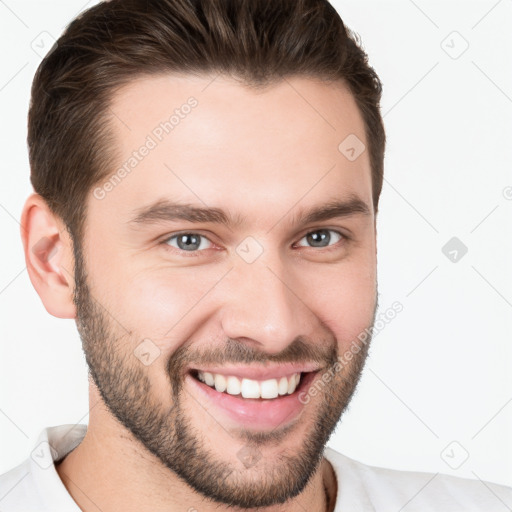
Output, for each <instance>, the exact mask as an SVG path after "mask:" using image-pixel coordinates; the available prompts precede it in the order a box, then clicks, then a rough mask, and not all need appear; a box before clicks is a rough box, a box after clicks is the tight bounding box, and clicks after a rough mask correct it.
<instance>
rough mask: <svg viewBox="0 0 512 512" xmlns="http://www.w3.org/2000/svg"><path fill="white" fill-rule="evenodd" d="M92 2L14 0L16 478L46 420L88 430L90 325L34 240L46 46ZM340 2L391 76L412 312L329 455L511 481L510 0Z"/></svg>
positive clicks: (393, 186) (6, 111)
mask: <svg viewBox="0 0 512 512" xmlns="http://www.w3.org/2000/svg"><path fill="white" fill-rule="evenodd" d="M84 3H85V2H83V1H76V0H72V1H70V0H66V1H41V0H38V1H37V2H36V1H26V0H24V1H20V0H3V1H1V2H0V44H1V47H2V52H1V67H0V109H1V124H0V130H1V132H0V150H1V153H0V155H1V159H0V166H1V167H0V169H1V171H0V172H1V181H0V232H1V242H0V247H1V249H2V250H1V253H0V254H1V256H0V258H1V260H0V261H1V265H0V315H1V322H0V347H1V352H0V365H1V366H0V375H1V377H0V379H1V381H0V433H1V435H0V473H3V472H4V471H6V470H8V469H10V468H11V467H13V466H14V465H17V464H19V463H20V462H21V461H22V460H23V459H25V458H26V457H27V456H28V455H29V453H30V451H31V450H32V448H33V446H34V443H35V440H36V439H37V436H38V434H39V433H40V431H41V429H43V428H44V427H46V426H50V425H58V424H64V423H86V422H87V420H88V413H87V411H88V402H87V369H86V365H85V361H84V359H83V355H82V352H81V345H80V340H79V337H78V334H77V331H76V328H75V324H74V322H73V321H72V320H61V319H57V318H54V317H52V316H50V315H49V314H48V313H47V312H46V310H45V309H44V307H43V306H42V303H41V301H40V299H39V297H38V296H37V294H36V292H35V291H34V289H33V287H32V285H31V283H30V281H29V278H28V274H27V271H26V268H25V262H24V256H23V252H22V246H21V240H20V235H19V218H20V214H21V209H22V206H23V202H24V200H25V198H26V196H27V195H28V194H29V193H30V192H31V186H30V182H29V167H28V157H27V150H26V142H25V141H26V116H27V109H28V102H29V89H30V85H31V81H32V77H33V75H34V72H35V69H36V67H37V65H38V64H39V62H40V60H41V59H40V56H39V55H38V54H37V51H39V52H40V51H41V50H38V49H37V46H36V44H39V45H42V46H43V47H44V46H45V45H48V41H49V40H50V39H49V38H50V35H51V36H53V37H55V38H57V37H58V36H59V35H60V33H61V31H62V29H63V28H64V26H65V25H66V24H67V23H68V22H69V21H70V20H71V19H72V18H73V17H74V16H75V15H76V14H77V13H78V12H79V11H81V10H83V9H84V8H85V7H88V6H91V5H93V4H94V3H96V2H89V3H88V4H85V5H84ZM334 5H335V6H336V8H337V9H338V11H339V13H340V15H341V17H342V18H343V19H344V21H345V23H346V24H347V26H348V27H350V28H353V29H354V30H355V31H356V32H357V33H358V34H359V35H360V36H361V38H362V41H363V46H364V47H365V49H366V51H367V52H368V54H369V57H370V63H371V64H372V65H373V66H374V68H375V69H376V71H377V73H378V74H379V76H380V77H381V79H382V82H383V84H384V96H383V103H382V112H383V115H384V122H385V125H386V130H387V137H388V146H387V153H386V160H385V183H384V188H383V192H382V196H381V203H380V212H379V217H378V275H379V292H380V298H379V302H380V305H381V307H380V311H381V312H383V311H385V310H386V309H387V308H388V307H389V306H390V305H391V304H392V303H393V302H394V301H400V302H401V303H402V304H403V307H404V310H403V311H402V312H401V313H400V314H399V315H397V317H396V318H395V319H394V320H392V321H391V322H390V323H388V324H387V325H386V327H385V328H384V329H383V330H382V331H381V332H379V334H378V335H377V336H376V337H375V339H374V341H373V348H372V350H371V356H370V359H369V361H368V364H367V367H366V370H365V372H364V376H363V379H362V381H361V384H360V386H359V388H358V392H357V394H356V396H355V398H354V400H353V402H352V404H351V406H350V409H349V411H348V412H347V413H346V414H345V415H344V416H343V418H342V421H341V423H340V424H339V426H338V428H337V430H336V432H335V433H334V435H333V436H332V438H331V440H330V442H329V445H330V446H332V447H333V448H335V449H337V450H338V451H341V452H342V453H345V454H346V455H348V456H350V457H353V458H356V459H358V460H361V461H363V462H365V463H368V464H372V465H379V466H387V467H393V468H398V469H410V470H422V471H430V472H443V473H449V474H455V475H458V476H464V477H468V478H474V479H477V478H480V479H482V480H489V481H494V482H498V483H502V484H507V485H512V403H511V402H512V372H511V371H510V362H511V360H512V348H511V346H510V338H511V333H512V328H511V327H512V321H511V318H512V315H511V313H512V270H511V268H512V265H511V261H512V241H511V240H512V237H511V234H512V200H510V199H511V198H512V188H511V187H512V173H511V168H512V151H511V140H512V137H511V136H512V123H511V119H512V118H511V114H512V99H511V98H512V66H511V63H512V40H511V35H510V34H511V30H510V20H511V19H512V2H511V1H510V0H500V1H496V0H490V1H487V0H485V1H479V2H468V1H464V2H462V1H460V2H453V1H450V2H448V1H446V0H444V1H442V2H441V1H436V2H434V1H426V0H417V1H416V2H412V1H408V0H397V1H394V2H391V1H382V0H380V1H357V2H356V1H336V2H334ZM454 31H456V32H457V33H458V34H454V33H453V32H454ZM41 33H43V35H41ZM466 44H469V46H468V48H467V50H466V51H465V52H464V53H462V54H461V55H460V56H459V55H458V54H459V53H460V52H461V51H462V50H463V49H464V48H465V46H466ZM34 48H35V49H36V51H35V50H34ZM48 48H49V46H47V47H46V50H47V49H48ZM454 57H457V58H454ZM452 237H457V238H458V239H459V240H461V241H462V242H463V243H464V244H465V246H467V248H468V252H467V254H465V255H464V256H463V257H462V258H461V259H459V261H458V262H456V263H454V262H452V261H450V260H449V259H448V258H447V257H446V256H445V254H443V252H442V247H443V246H444V245H445V244H446V243H447V242H448V241H449V240H450V239H451V238H452ZM454 442H455V443H454ZM447 447H448V448H447ZM442 454H444V455H442ZM466 456H468V458H467V460H466V461H464V462H463V463H462V464H461V465H460V467H459V468H458V469H452V468H451V467H450V465H451V466H457V465H459V463H461V462H462V461H463V460H464V458H465V457H466ZM447 462H448V463H449V464H448V463H447ZM508 506H509V507H510V506H512V504H508Z"/></svg>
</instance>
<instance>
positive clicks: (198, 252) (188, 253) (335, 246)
mask: <svg viewBox="0 0 512 512" xmlns="http://www.w3.org/2000/svg"><path fill="white" fill-rule="evenodd" d="M319 231H330V232H332V233H336V234H337V235H339V236H340V237H341V238H340V240H338V241H337V242H336V243H334V244H332V245H328V246H327V247H318V248H317V247H309V249H319V250H320V249H321V250H323V251H330V250H336V249H338V244H339V243H340V242H341V241H342V240H343V241H345V242H348V241H349V240H350V237H349V236H347V235H345V234H343V233H341V232H340V231H337V230H335V229H329V228H318V229H314V230H312V231H308V232H307V233H305V234H304V235H303V236H302V237H301V238H300V240H302V239H303V238H306V237H307V236H308V235H311V234H312V233H317V232H319ZM181 235H195V236H199V237H201V238H205V239H206V240H208V241H209V242H210V243H213V242H212V241H211V240H210V239H209V238H208V237H207V236H205V235H202V234H200V233H197V232H195V231H182V232H180V233H176V234H174V235H172V236H169V237H167V238H166V239H165V240H162V242H161V244H162V245H163V246H164V249H165V250H167V251H171V252H175V253H178V254H181V255H183V256H185V257H197V256H201V253H202V252H204V251H205V250H207V249H197V250H195V251H185V250H183V249H179V248H177V247H172V246H171V245H169V243H168V242H169V241H170V240H173V239H175V238H177V237H179V236H181ZM300 240H299V241H300ZM301 247H304V246H301ZM306 248H308V247H306Z"/></svg>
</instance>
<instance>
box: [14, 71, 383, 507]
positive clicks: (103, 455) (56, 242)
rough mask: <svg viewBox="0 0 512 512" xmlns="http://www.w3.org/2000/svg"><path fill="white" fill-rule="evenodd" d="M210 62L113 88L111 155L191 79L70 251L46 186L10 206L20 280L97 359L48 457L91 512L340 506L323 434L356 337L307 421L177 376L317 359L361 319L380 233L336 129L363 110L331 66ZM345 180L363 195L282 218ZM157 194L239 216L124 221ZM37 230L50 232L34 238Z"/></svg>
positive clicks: (346, 343)
mask: <svg viewBox="0 0 512 512" xmlns="http://www.w3.org/2000/svg"><path fill="white" fill-rule="evenodd" d="M214 78H215V77H214V76H213V75H212V76H202V77H192V76H171V75H165V76H158V77H149V78H148V77H146V78H143V79H137V80H134V81H133V82H131V83H130V84H129V85H127V86H125V87H124V88H122V89H121V90H119V91H118V92H117V93H116V94H115V96H114V98H113V102H112V108H111V111H112V113H113V114H114V115H113V116H112V119H111V126H112V130H113V133H114V135H115V137H116V140H117V145H116V161H117V164H118V167H120V166H122V164H123V163H124V162H125V161H126V160H127V159H128V158H129V157H130V155H131V153H132V152H133V151H134V150H136V149H137V148H139V147H140V146H141V145H142V144H143V143H144V141H145V140H146V137H147V135H148V134H150V133H152V130H153V129H154V128H155V126H157V125H158V124H159V123H160V122H162V121H163V120H165V119H168V118H169V116H170V115H171V114H172V111H173V110H174V109H175V108H176V107H179V106H180V105H182V104H183V103H185V102H186V100H187V98H189V97H190V96H193V97H194V98H196V99H197V101H198V104H197V106H196V107H195V108H194V109H193V110H191V112H190V113H189V114H188V115H187V116H184V117H183V118H182V119H180V122H179V124H178V125H177V126H176V127H175V128H174V129H173V131H172V133H170V134H166V136H164V137H163V139H162V141H160V142H159V143H158V145H157V146H156V147H155V148H154V149H152V150H151V152H150V153H149V154H148V155H147V156H146V157H145V158H144V159H142V160H141V161H140V162H139V163H138V164H137V166H136V168H135V169H133V171H132V172H130V173H129V174H128V175H127V176H126V177H125V178H124V179H123V180H122V181H121V182H120V183H118V184H117V185H116V186H115V187H114V188H113V189H112V190H110V191H109V192H108V193H107V194H106V195H105V197H103V198H102V199H98V198H97V197H95V196H94V194H93V190H91V191H90V193H89V196H88V199H87V219H86V223H85V234H84V239H83V243H82V244H81V250H80V251H78V252H77V255H78V259H77V260H76V259H75V255H74V253H73V244H72V240H71V239H70V237H69V235H68V233H67V231H66V229H65V225H64V223H63V222H62V220H61V219H59V218H58V217H56V216H55V215H54V214H53V213H52V212H51V211H50V210H49V209H48V207H47V205H46V203H45V202H44V201H43V199H42V198H41V197H40V196H38V195H37V194H32V195H31V196H30V197H29V198H28V199H27V201H26V204H25V206H24V209H23V213H22V222H21V223H22V237H23V243H24V248H25V255H26V261H27V268H28V271H29V275H30V278H31V281H32V283H33V285H34V287H35V289H36V290H37V292H38V294H39V295H40V297H41V299H42V301H43V303H44V305H45V307H46V309H47V311H48V312H49V313H51V314H52V315H54V316H57V317H60V318H75V319H76V322H77V327H78V330H79V332H80V336H81V338H82V342H83V348H84V352H85V354H86V359H87V363H88V365H89V368H90V374H91V375H90V379H89V393H90V415H89V426H88V431H87V434H86V436H85V439H84V440H83V442H82V443H81V444H80V445H79V446H78V447H77V448H76V449H75V450H73V451H72V452H71V453H70V454H69V455H68V456H67V457H66V458H65V459H64V460H63V461H61V462H60V463H59V464H58V465H57V466H56V468H57V472H58V474H59V476H60V478H61V479H62V481H63V483H64V485H65V486H66V488H67V489H68V491H69V493H70V494H71V496H72V497H73V499H74V500H75V501H76V502H77V504H78V505H79V506H80V508H81V509H82V510H84V511H86V512H89V511H96V510H98V508H97V507H100V508H101V510H102V511H103V512H110V511H114V510H120V509H123V510H125V511H127V512H130V511H135V510H137V511H138V510H152V511H160V510H162V511H163V510H166V511H169V510H173V511H174V510H176V511H177V510H193V509H194V508H195V509H197V510H200V511H201V512H209V511H213V510H215V511H223V510H246V509H248V508H249V507H250V506H252V507H254V506H256V505H259V506H260V507H261V508H260V509H259V510H260V511H265V512H275V511H282V510H286V511H303V510H311V511H319V512H320V511H324V510H326V509H331V510H332V508H333V507H334V503H335V499H336V492H337V483H336V479H335V476H334V473H333V470H332V467H331V465H330V463H329V462H328V461H327V460H326V459H325V458H324V457H323V448H324V446H325V443H326V442H327V440H328V438H329V436H330V434H331V433H332V431H333V430H334V428H335V426H336V424H337V422H338V420H339V419H340V417H341V415H342V413H343V411H344V410H345V409H346V406H347V405H348V403H349V401H350V398H351V396H352V393H353V391H354V389H355V387H356V384H357V381H358V379H359V376H360V374H361V371H362V368H363V365H364V361H365V358H366V356H367V351H368V346H369V341H368V342H367V343H363V344H361V343H359V346H360V349H361V350H360V351H359V352H358V353H357V354H356V355H354V357H353V358H352V359H351V360H350V362H349V363H347V364H346V365H344V366H343V368H342V370H341V371H337V372H335V374H334V377H333V378H332V379H331V380H330V382H329V383H328V384H327V385H326V386H325V387H323V388H321V389H322V391H320V392H319V393H317V394H316V395H315V396H311V397H310V400H309V402H308V403H307V404H306V405H304V408H303V410H302V412H301V416H300V421H295V422H285V423H284V424H283V425H281V426H279V427H278V428H276V429H273V430H268V429H267V430H265V429H263V430H262V429H256V428H251V427H250V426H249V427H247V428H242V426H241V425H240V424H236V422H234V421H233V420H230V419H229V418H227V417H226V416H224V415H223V414H222V412H221V411H219V410H218V409H217V408H216V406H215V405H213V404H211V403H208V400H206V399H205V398H204V397H202V396H199V394H198V393H197V390H195V389H194V388H193V387H192V386H191V385H190V383H189V382H188V381H187V379H186V378H185V376H186V371H187V368H188V367H190V366H196V367H200V366H201V364H205V363H206V362H215V363H218V364H227V363H231V364H237V363H238V364H251V363H253V364H254V366H258V365H259V366H260V367H261V366H262V365H264V363H270V362H272V364H276V363H284V362H297V361H305V362H311V361H316V362H317V363H318V365H319V366H322V367H323V371H321V372H320V373H319V374H318V378H321V376H322V374H324V373H325V372H327V371H328V370H329V369H332V368H333V365H334V363H335V362H336V360H337V358H338V357H342V356H343V354H346V353H347V351H349V349H350V346H351V344H352V345H353V344H354V342H356V343H357V337H358V335H359V334H360V333H362V332H363V331H364V330H365V329H370V328H371V326H372V325H373V322H374V320H375V312H376V308H377V276H376V268H377V252H376V251H377V249H376V227H375V221H376V218H375V212H374V210H373V206H372V204H373V202H372V188H371V172H370V163H369V155H368V151H364V152H363V153H362V154H361V156H360V157H358V158H357V159H356V160H354V161H349V160H348V159H347V158H345V156H344V155H343V154H342V153H340V151H339V150H338V145H339V144H340V142H341V141H343V140H344V139H345V138H346V137H347V136H348V135H349V134H356V135H357V137H358V138H359V139H360V140H361V141H363V142H364V144H365V145H366V147H368V144H367V141H366V138H365V133H364V124H363V121H362V117H361V115H360V113H359V111H358V109H357V106H356V104H355V101H354V99H353V97H352V95H351V94H350V92H349V91H348V90H347V89H346V88H345V87H344V85H343V84H341V83H337V84H326V83H322V82H320V81H316V80H312V79H309V78H304V77H294V78H288V79H287V80H286V81H282V82H279V83H277V84H274V85H272V86H271V87H267V88H265V89H263V90H260V91H255V90H253V89H249V88H247V87H244V86H242V85H240V84H239V83H237V82H235V81H234V80H233V79H230V78H223V77H217V78H216V79H215V80H213V79H214ZM212 80H213V81H212ZM298 92H300V94H298ZM305 99H306V100H307V101H305ZM118 167H116V168H115V169H117V168H118ZM115 169H113V171H112V172H115ZM99 185H100V186H101V185H102V184H99ZM349 195H356V196H358V197H359V198H360V199H362V200H363V201H364V202H365V203H366V204H367V205H368V208H369V214H368V215H362V214H354V215H352V216H348V217H345V218H333V219H330V220H326V221H321V222H315V223H312V224H308V225H298V224H296V223H295V222H294V216H295V215H296V214H297V213H298V211H299V210H300V209H302V208H304V209H308V208H310V207H313V206H321V205H323V204H325V203H326V202H328V201H330V200H332V199H340V198H343V199H346V198H348V196H349ZM162 198H167V199H173V200H175V201H180V202H183V203H189V204H193V205H195V206H200V207H201V206H203V207H204V206H205V205H208V206H209V207H213V206H215V207H219V208H223V209H225V210H227V211H228V212H230V213H232V214H233V215H234V216H240V217H243V218H244V222H242V223H240V224H239V225H237V226H235V227H232V228H228V227H227V226H225V225H222V224H216V223H211V222H201V223H191V222H187V221H184V220H160V221H159V222H154V223H150V224H132V223H130V222H129V221H130V219H132V218H133V217H134V212H135V211H136V210H137V209H138V208H141V207H143V206H146V205H148V204H150V203H152V202H154V201H155V200H157V199H162ZM326 229H327V230H334V232H333V231H328V233H329V234H330V236H331V239H330V241H328V242H326V243H325V246H315V245H313V244H312V242H311V239H310V238H308V237H306V235H307V234H308V233H312V232H314V233H317V234H318V230H326ZM336 231H337V232H339V233H342V234H345V235H347V236H349V237H350V239H348V240H343V239H341V240H340V238H339V236H336V233H335V232H336ZM179 232H192V233H193V234H196V235H203V236H204V237H205V238H201V239H200V240H201V245H200V248H199V249H194V251H192V252H194V254H195V256H194V255H192V256H191V252H190V251H186V250H183V249H181V250H180V248H179V245H178V244H177V239H176V238H174V239H172V240H174V241H172V242H171V240H170V237H171V236H172V235H173V234H176V233H179ZM247 237H253V238H254V239H256V240H257V241H258V243H259V244H260V246H261V247H262V249H263V252H262V253H261V255H260V256H259V257H258V258H257V259H256V260H255V261H254V262H252V263H250V264H249V263H247V262H246V261H245V260H244V259H243V258H242V257H241V256H240V255H239V253H237V252H236V249H237V247H238V246H239V244H240V243H241V242H242V241H243V240H244V239H246V238H247ZM41 240H45V242H46V243H45V245H44V250H31V249H32V248H33V247H36V246H37V247H39V248H40V247H41V246H42V244H41V242H40V241H41ZM38 242H39V244H38ZM329 244H330V245H329ZM148 339H149V340H151V342H150V343H151V345H150V346H151V347H152V350H156V351H158V354H159V355H158V357H156V359H155V360H154V361H152V362H151V364H149V365H145V364H142V363H141V361H140V360H139V359H137V358H136V357H134V351H135V350H136V349H137V347H138V346H139V345H140V343H141V342H142V341H143V340H148ZM146 343H147V342H146ZM248 447H250V449H252V450H257V453H258V454H259V455H260V456H261V457H260V458H259V460H258V462H257V463H255V464H254V465H252V466H250V467H246V466H244V465H243V464H242V463H241V461H240V458H239V456H238V455H237V454H238V453H239V452H240V450H241V449H243V448H246V449H248ZM324 487H327V489H328V491H329V503H326V498H325V493H324Z"/></svg>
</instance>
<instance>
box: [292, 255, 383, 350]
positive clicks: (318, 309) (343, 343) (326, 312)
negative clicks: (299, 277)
mask: <svg viewBox="0 0 512 512" xmlns="http://www.w3.org/2000/svg"><path fill="white" fill-rule="evenodd" d="M360 263H361V261H359V264H357V265H352V264H349V262H343V263H341V264H339V265H336V266H334V265H333V266H330V267H327V266H326V267H325V268H323V269H316V270H315V272H314V276H310V277H311V279H308V276H307V275H304V276H303V283H304V284H303V287H302V290H303V291H302V292H301V294H302V295H301V297H307V298H308V300H307V301H306V300H304V299H303V300H304V302H306V304H307V305H308V306H309V307H310V308H311V310H312V311H313V312H314V313H315V315H316V316H317V317H318V318H320V319H321V320H322V321H323V322H324V323H325V324H326V325H327V327H328V328H329V329H330V330H331V331H332V332H333V333H334V334H335V336H336V337H337V339H338V344H339V347H340V349H341V350H343V349H345V348H346V347H348V346H349V345H350V344H351V343H352V341H353V340H356V339H357V337H358V336H359V335H360V334H361V333H363V332H364V331H365V329H367V328H368V327H369V326H370V325H371V324H372V321H373V316H374V313H375V306H376V294H377V284H376V269H375V265H374V264H373V262H372V261H371V260H370V261H369V262H368V264H365V265H362V264H360ZM312 282H313V283H314V286H311V285H310V284H307V283H312ZM306 286H307V288H306Z"/></svg>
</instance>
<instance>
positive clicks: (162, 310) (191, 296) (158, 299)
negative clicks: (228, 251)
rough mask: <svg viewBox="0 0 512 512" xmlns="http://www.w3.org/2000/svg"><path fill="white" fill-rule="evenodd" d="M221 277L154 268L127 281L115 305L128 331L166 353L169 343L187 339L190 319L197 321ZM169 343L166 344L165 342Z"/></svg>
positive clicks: (201, 271)
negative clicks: (210, 292) (209, 292)
mask: <svg viewBox="0 0 512 512" xmlns="http://www.w3.org/2000/svg"><path fill="white" fill-rule="evenodd" d="M219 276H220V277H221V276H222V273H221V274H219V271H218V270H217V271H212V270H211V269H210V271H206V268H203V269H199V267H194V268H192V267H191V268H188V269H177V268H154V269H151V270H147V269H146V270H144V271H142V272H139V273H137V274H135V275H133V276H132V277H131V278H129V279H126V285H125V286H122V287H120V288H119V289H117V290H115V292H114V293H115V298H116V303H117V304H118V305H119V306H121V307H120V308H118V309H119V311H120V313H119V314H120V315H121V316H122V318H123V319H124V322H125V323H126V328H129V329H130V330H133V331H134V332H136V333H138V334H139V335H141V336H143V337H149V338H152V339H153V338H154V339H155V342H157V343H161V344H162V347H161V348H162V350H166V349H167V346H166V345H168V344H169V343H171V342H170V341H169V340H173V339H184V336H185V335H186V334H189V333H188V332H185V331H186V329H187V326H189V324H190V319H191V318H192V317H194V318H195V319H196V320H197V314H198V312H199V311H200V309H198V308H200V302H201V300H202V298H203V297H204V296H205V294H206V293H207V292H208V290H210V289H211V288H212V287H213V286H215V284H216V283H217V282H218V280H219V278H220V277H219ZM166 340H167V341H166Z"/></svg>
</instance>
